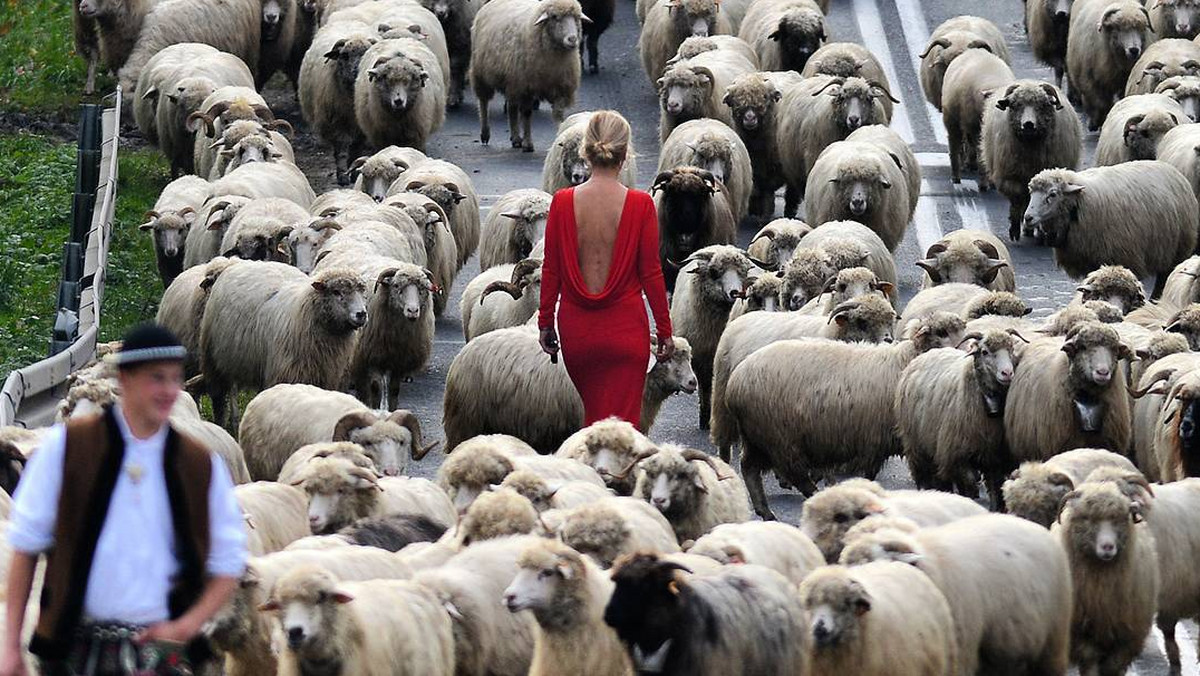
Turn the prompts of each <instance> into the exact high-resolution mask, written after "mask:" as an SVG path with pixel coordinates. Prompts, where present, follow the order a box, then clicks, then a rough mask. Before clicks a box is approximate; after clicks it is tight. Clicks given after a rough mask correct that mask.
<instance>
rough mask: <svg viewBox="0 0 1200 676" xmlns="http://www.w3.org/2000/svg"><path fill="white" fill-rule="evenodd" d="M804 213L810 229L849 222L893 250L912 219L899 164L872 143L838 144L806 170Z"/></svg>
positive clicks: (905, 184)
mask: <svg viewBox="0 0 1200 676" xmlns="http://www.w3.org/2000/svg"><path fill="white" fill-rule="evenodd" d="M804 195H805V202H804V212H805V215H806V217H807V218H808V220H810V221H812V222H814V223H826V222H829V221H840V220H855V221H857V222H860V223H862V224H863V225H865V226H867V227H868V228H870V229H871V230H874V231H875V233H876V234H878V235H879V237H880V238H881V239H882V240H883V243H884V245H886V246H887V248H888V250H895V248H896V247H897V246H899V244H900V241H901V240H902V239H904V233H905V231H906V230H907V229H908V221H909V220H910V218H911V217H912V213H911V211H910V206H911V202H910V201H909V197H908V181H907V179H906V177H905V176H904V173H903V171H902V170H901V163H900V158H898V157H896V156H894V155H893V154H891V153H889V152H888V151H887V150H886V149H885V148H882V147H880V146H878V145H876V144H874V143H869V142H863V141H838V142H836V143H833V144H831V145H829V146H828V147H827V148H826V149H825V151H824V152H822V153H821V155H820V157H818V158H817V161H816V162H814V163H813V165H812V167H811V168H810V169H809V172H808V176H807V184H806V187H805V190H804Z"/></svg>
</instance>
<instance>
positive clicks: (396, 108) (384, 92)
mask: <svg viewBox="0 0 1200 676" xmlns="http://www.w3.org/2000/svg"><path fill="white" fill-rule="evenodd" d="M367 78H368V79H369V80H370V81H371V82H372V83H373V86H374V87H375V95H376V96H378V97H379V100H380V101H382V102H383V105H384V107H385V108H386V109H387V110H389V111H391V112H392V113H393V114H397V115H398V114H400V113H404V112H407V111H408V110H409V109H410V108H412V107H413V106H414V105H415V104H416V102H417V98H418V97H419V96H420V95H421V90H422V89H424V88H425V83H426V82H428V81H429V73H427V72H426V71H425V69H424V68H423V67H422V66H421V64H420V63H418V62H417V61H415V60H413V59H410V58H408V57H407V56H404V55H398V56H393V57H391V58H389V59H380V60H379V61H376V62H375V66H374V67H373V68H371V70H369V71H367Z"/></svg>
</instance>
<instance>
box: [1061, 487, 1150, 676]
mask: <svg viewBox="0 0 1200 676" xmlns="http://www.w3.org/2000/svg"><path fill="white" fill-rule="evenodd" d="M1051 533H1052V534H1053V535H1054V536H1055V537H1057V538H1058V539H1059V541H1060V543H1061V544H1062V547H1063V549H1065V550H1066V552H1067V558H1068V560H1069V561H1070V564H1071V578H1072V581H1073V583H1074V587H1075V603H1074V606H1075V608H1074V613H1073V614H1072V623H1071V661H1072V662H1074V663H1076V664H1077V665H1079V668H1080V671H1082V672H1083V673H1100V672H1104V673H1122V672H1124V671H1125V669H1126V668H1127V667H1128V666H1129V665H1130V663H1132V662H1133V660H1134V658H1136V657H1137V656H1138V655H1139V654H1140V653H1141V651H1142V644H1143V643H1144V642H1145V640H1146V636H1147V635H1148V634H1149V633H1150V625H1151V622H1153V620H1154V613H1155V610H1156V608H1157V601H1158V595H1159V584H1160V580H1159V568H1158V558H1157V554H1156V552H1155V549H1156V548H1155V541H1154V533H1153V531H1152V530H1151V529H1150V527H1149V526H1148V525H1144V510H1143V509H1142V506H1141V504H1140V503H1138V502H1136V501H1130V499H1129V498H1127V497H1126V496H1125V495H1124V494H1123V493H1122V492H1121V490H1120V489H1119V488H1118V487H1117V486H1115V485H1113V484H1110V483H1102V484H1091V483H1089V484H1085V485H1083V486H1082V487H1080V488H1079V489H1078V490H1075V491H1072V492H1071V493H1069V494H1068V495H1067V496H1066V497H1065V498H1064V499H1063V506H1062V512H1061V513H1060V514H1059V518H1058V522H1057V523H1056V524H1055V525H1054V526H1053V527H1052V528H1051ZM1096 670H1098V671H1096Z"/></svg>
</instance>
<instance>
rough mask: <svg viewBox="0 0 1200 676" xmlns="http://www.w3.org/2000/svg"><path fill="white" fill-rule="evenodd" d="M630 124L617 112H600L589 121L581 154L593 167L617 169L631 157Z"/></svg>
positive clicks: (580, 150)
mask: <svg viewBox="0 0 1200 676" xmlns="http://www.w3.org/2000/svg"><path fill="white" fill-rule="evenodd" d="M629 136H630V129H629V122H628V121H626V119H625V118H624V117H622V116H621V114H620V113H618V112H617V111H615V110H599V111H596V112H595V113H593V114H592V117H591V118H590V119H589V120H588V124H587V129H586V130H585V131H584V133H583V145H582V146H580V148H579V154H580V155H582V156H583V159H585V160H587V161H588V163H589V164H591V165H592V166H593V167H616V166H620V165H621V164H622V163H624V162H625V158H626V157H627V156H628V155H629Z"/></svg>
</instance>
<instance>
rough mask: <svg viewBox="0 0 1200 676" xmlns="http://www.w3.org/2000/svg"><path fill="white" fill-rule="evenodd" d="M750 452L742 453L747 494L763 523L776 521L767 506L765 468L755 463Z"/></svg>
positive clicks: (743, 475) (743, 476)
mask: <svg viewBox="0 0 1200 676" xmlns="http://www.w3.org/2000/svg"><path fill="white" fill-rule="evenodd" d="M748 451H749V449H746V452H743V453H742V479H744V480H745V482H746V492H748V493H749V494H750V504H751V505H752V506H753V507H754V513H755V514H757V515H758V516H759V517H760V518H761V519H762V520H763V521H775V520H776V519H775V513H774V512H772V511H771V507H770V506H769V505H768V504H767V491H766V490H765V489H763V481H762V469H763V468H762V467H759V466H758V464H757V463H756V462H754V460H753V459H752V458H751V457H750V456H751V454H750V453H749V452H748Z"/></svg>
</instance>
